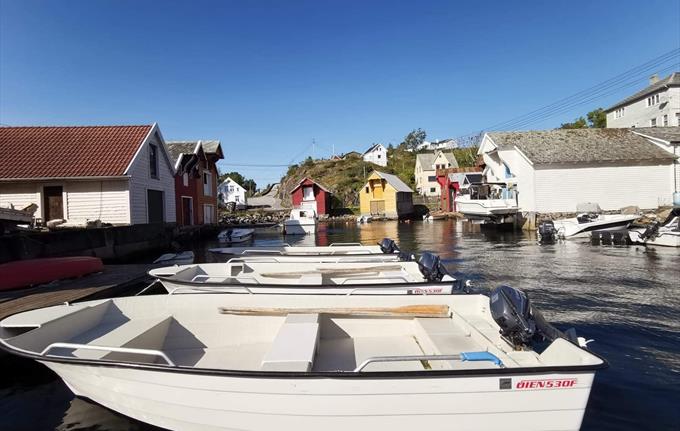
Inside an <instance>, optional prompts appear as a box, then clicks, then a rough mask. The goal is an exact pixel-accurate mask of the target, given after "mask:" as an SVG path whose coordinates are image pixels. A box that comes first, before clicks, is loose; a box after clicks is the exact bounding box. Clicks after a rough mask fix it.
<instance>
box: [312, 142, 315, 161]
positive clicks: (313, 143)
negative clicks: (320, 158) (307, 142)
mask: <svg viewBox="0 0 680 431" xmlns="http://www.w3.org/2000/svg"><path fill="white" fill-rule="evenodd" d="M315 145H316V141H315V140H314V138H312V160H314V146H315Z"/></svg>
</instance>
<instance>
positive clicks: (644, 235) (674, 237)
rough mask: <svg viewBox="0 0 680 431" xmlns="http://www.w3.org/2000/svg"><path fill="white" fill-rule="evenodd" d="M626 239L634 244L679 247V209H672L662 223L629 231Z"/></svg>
mask: <svg viewBox="0 0 680 431" xmlns="http://www.w3.org/2000/svg"><path fill="white" fill-rule="evenodd" d="M628 237H629V238H630V241H631V242H633V243H635V244H644V245H659V246H664V247H680V208H673V209H672V210H671V213H670V214H669V215H668V217H667V218H666V220H664V221H663V222H654V223H652V224H651V225H649V226H648V227H646V228H636V229H631V230H630V231H629V232H628Z"/></svg>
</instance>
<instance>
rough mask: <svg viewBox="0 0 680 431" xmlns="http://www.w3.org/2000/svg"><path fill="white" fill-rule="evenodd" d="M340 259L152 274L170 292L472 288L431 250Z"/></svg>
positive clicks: (262, 261) (235, 262) (242, 263)
mask: <svg viewBox="0 0 680 431" xmlns="http://www.w3.org/2000/svg"><path fill="white" fill-rule="evenodd" d="M284 259H286V258H284ZM336 259H337V260H334V261H333V260H331V259H329V258H323V259H321V260H318V261H316V260H314V259H306V260H304V261H300V260H297V261H289V260H286V261H278V260H277V258H272V257H264V258H255V259H252V260H247V259H245V260H244V259H240V258H237V259H232V260H230V261H229V262H227V263H200V264H195V265H182V266H171V267H165V268H155V269H152V270H150V271H149V275H150V276H152V277H155V278H156V279H158V280H159V281H160V282H161V283H162V284H163V286H164V287H165V289H166V290H167V291H168V292H169V293H200V292H213V293H214V292H224V293H234V292H235V293H243V292H244V291H245V292H248V293H276V294H355V295H356V294H375V293H381V294H396V295H403V294H451V293H456V292H458V291H464V290H468V286H467V284H466V283H465V281H464V280H457V279H456V278H454V277H453V276H452V275H451V274H449V273H448V271H447V270H446V268H445V267H444V266H443V265H442V264H441V262H440V260H439V257H437V256H435V255H433V254H431V253H423V255H422V256H421V257H420V260H419V261H418V262H413V261H387V262H375V261H356V260H355V261H345V260H342V258H336Z"/></svg>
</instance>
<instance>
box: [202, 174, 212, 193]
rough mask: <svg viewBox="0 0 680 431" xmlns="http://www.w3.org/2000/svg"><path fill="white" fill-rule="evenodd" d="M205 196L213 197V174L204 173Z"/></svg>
mask: <svg viewBox="0 0 680 431" xmlns="http://www.w3.org/2000/svg"><path fill="white" fill-rule="evenodd" d="M202 181H203V196H212V172H210V171H203V176H202Z"/></svg>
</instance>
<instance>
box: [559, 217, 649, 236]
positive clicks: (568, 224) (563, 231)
mask: <svg viewBox="0 0 680 431" xmlns="http://www.w3.org/2000/svg"><path fill="white" fill-rule="evenodd" d="M603 217H604V218H603V219H602V220H597V221H594V222H590V223H579V222H578V221H577V220H576V219H564V220H555V221H553V223H554V225H555V230H556V231H557V235H558V236H559V237H561V238H582V237H587V236H589V235H590V234H591V232H593V231H605V232H612V231H619V230H623V229H626V228H627V227H628V226H629V225H630V224H631V223H632V222H633V221H634V220H635V219H637V218H638V217H637V216H617V215H614V216H603Z"/></svg>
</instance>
